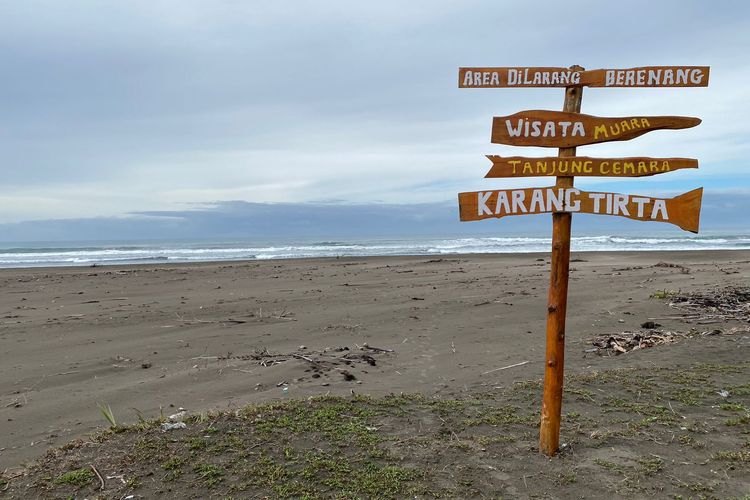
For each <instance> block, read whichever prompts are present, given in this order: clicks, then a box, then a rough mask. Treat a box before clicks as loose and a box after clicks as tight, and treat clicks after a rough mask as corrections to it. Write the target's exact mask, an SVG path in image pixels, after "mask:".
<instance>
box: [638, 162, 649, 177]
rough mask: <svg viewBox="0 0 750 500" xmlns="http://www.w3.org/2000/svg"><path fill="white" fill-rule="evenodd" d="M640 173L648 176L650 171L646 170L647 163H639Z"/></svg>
mask: <svg viewBox="0 0 750 500" xmlns="http://www.w3.org/2000/svg"><path fill="white" fill-rule="evenodd" d="M638 173H639V174H647V173H648V169H647V168H646V162H645V161H639V162H638Z"/></svg>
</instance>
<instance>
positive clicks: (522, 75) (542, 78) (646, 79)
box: [458, 66, 709, 88]
mask: <svg viewBox="0 0 750 500" xmlns="http://www.w3.org/2000/svg"><path fill="white" fill-rule="evenodd" d="M708 75H709V67H708V66H644V67H642V68H628V69H595V70H590V71H583V70H576V69H570V68H534V67H522V68H512V67H510V68H508V67H505V68H459V69H458V86H459V87H460V88H507V87H707V86H708Z"/></svg>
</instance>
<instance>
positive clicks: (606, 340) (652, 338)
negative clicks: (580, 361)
mask: <svg viewBox="0 0 750 500" xmlns="http://www.w3.org/2000/svg"><path fill="white" fill-rule="evenodd" d="M748 332H750V328H736V327H735V328H730V329H728V330H726V331H722V330H710V331H698V330H690V331H688V332H675V331H665V330H657V329H652V330H647V331H644V330H639V331H635V332H631V331H625V332H620V333H615V334H608V333H605V334H602V335H597V336H596V337H593V338H592V339H591V344H593V346H594V348H593V349H585V350H584V352H596V353H597V354H607V355H611V354H615V355H617V354H624V353H627V352H630V351H635V350H637V349H647V348H649V347H654V346H657V345H665V344H674V343H675V342H678V341H680V340H682V339H688V338H692V337H697V336H709V335H734V334H737V333H748Z"/></svg>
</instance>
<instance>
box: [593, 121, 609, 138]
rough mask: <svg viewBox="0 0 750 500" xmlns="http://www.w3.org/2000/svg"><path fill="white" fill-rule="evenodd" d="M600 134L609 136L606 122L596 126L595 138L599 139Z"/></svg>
mask: <svg viewBox="0 0 750 500" xmlns="http://www.w3.org/2000/svg"><path fill="white" fill-rule="evenodd" d="M599 135H602V136H604V137H609V135H608V134H607V127H606V126H605V125H604V124H602V125H597V126H596V127H594V139H598V138H599Z"/></svg>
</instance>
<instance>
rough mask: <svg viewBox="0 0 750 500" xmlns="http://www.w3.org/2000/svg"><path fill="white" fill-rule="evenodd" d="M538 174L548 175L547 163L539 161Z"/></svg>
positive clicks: (537, 165) (537, 163)
mask: <svg viewBox="0 0 750 500" xmlns="http://www.w3.org/2000/svg"><path fill="white" fill-rule="evenodd" d="M536 173H537V174H546V173H547V162H546V161H538V162H536Z"/></svg>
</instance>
